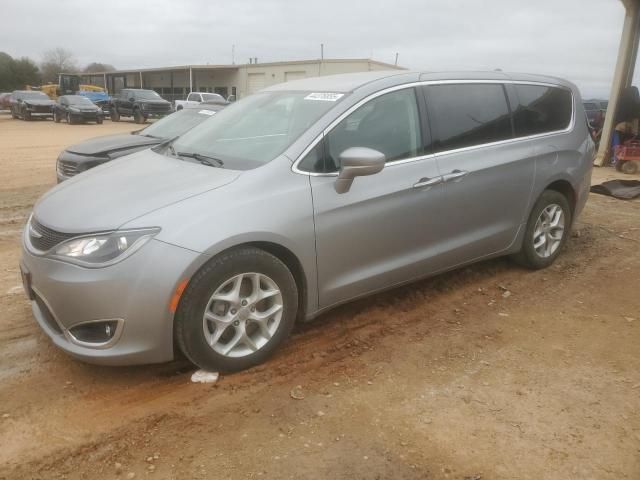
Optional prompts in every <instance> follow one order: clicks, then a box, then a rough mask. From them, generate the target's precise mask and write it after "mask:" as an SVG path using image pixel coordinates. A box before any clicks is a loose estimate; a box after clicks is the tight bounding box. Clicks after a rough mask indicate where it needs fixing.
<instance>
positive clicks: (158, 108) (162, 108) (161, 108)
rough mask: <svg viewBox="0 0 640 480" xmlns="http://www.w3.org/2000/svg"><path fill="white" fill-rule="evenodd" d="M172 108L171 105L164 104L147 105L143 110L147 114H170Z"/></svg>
mask: <svg viewBox="0 0 640 480" xmlns="http://www.w3.org/2000/svg"><path fill="white" fill-rule="evenodd" d="M169 108H170V106H169V105H163V104H157V103H156V104H154V103H145V104H144V106H143V107H142V109H143V110H144V111H145V112H154V113H156V112H168V111H169Z"/></svg>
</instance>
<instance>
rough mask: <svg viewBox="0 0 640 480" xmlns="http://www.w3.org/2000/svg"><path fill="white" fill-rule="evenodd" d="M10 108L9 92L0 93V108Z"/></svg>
mask: <svg viewBox="0 0 640 480" xmlns="http://www.w3.org/2000/svg"><path fill="white" fill-rule="evenodd" d="M10 108H11V92H4V93H0V110H9V109H10Z"/></svg>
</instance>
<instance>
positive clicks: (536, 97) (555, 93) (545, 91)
mask: <svg viewBox="0 0 640 480" xmlns="http://www.w3.org/2000/svg"><path fill="white" fill-rule="evenodd" d="M514 87H515V89H516V94H517V95H518V99H519V101H520V105H519V106H518V109H517V110H516V112H515V113H514V124H515V128H516V136H519V137H522V136H526V135H535V134H538V133H546V132H555V131H558V130H564V129H565V128H567V127H568V126H569V123H570V122H571V111H572V99H571V92H570V91H569V90H566V89H564V88H557V87H546V86H543V85H518V84H516V85H514Z"/></svg>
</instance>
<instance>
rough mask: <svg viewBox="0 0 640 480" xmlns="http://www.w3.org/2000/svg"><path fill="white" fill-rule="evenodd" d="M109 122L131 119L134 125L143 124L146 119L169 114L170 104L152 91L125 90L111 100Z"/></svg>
mask: <svg viewBox="0 0 640 480" xmlns="http://www.w3.org/2000/svg"><path fill="white" fill-rule="evenodd" d="M110 112H111V120H112V121H114V122H118V121H120V117H133V120H134V121H135V122H136V123H144V122H146V121H147V119H148V118H159V117H164V116H165V115H168V114H170V113H171V103H170V102H167V101H166V100H165V99H163V98H162V97H161V96H160V95H158V94H157V93H156V92H154V91H153V90H143V89H140V88H125V89H122V90H120V93H118V94H117V95H115V96H114V97H113V98H112V99H111V105H110Z"/></svg>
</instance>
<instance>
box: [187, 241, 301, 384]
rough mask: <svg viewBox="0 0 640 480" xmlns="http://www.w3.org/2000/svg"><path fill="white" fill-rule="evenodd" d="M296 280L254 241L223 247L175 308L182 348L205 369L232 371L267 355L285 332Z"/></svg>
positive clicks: (290, 319)
mask: <svg viewBox="0 0 640 480" xmlns="http://www.w3.org/2000/svg"><path fill="white" fill-rule="evenodd" d="M297 310H298V290H297V287H296V282H295V280H294V278H293V275H292V274H291V271H290V270H289V269H288V268H287V266H286V265H285V264H284V263H283V262H282V261H281V260H279V259H278V258H277V257H275V256H273V255H271V254H270V253H267V252H265V251H263V250H260V249H258V248H254V247H242V248H238V249H234V250H230V251H228V252H224V253H222V254H220V255H218V256H216V257H215V258H213V259H212V260H211V261H209V263H207V264H206V265H205V266H204V267H203V268H202V269H200V271H198V272H197V273H196V274H195V275H194V277H193V278H192V279H191V281H190V282H189V285H188V286H187V288H186V289H185V291H184V293H183V295H182V299H181V300H180V304H179V306H178V309H177V311H176V319H175V336H176V340H177V343H178V346H179V347H180V350H182V353H184V355H185V356H186V357H187V358H188V359H189V360H190V361H191V362H192V363H194V364H196V365H197V366H199V367H200V368H203V369H205V370H212V371H223V372H234V371H238V370H243V369H245V368H249V367H251V366H254V365H257V364H259V363H261V362H263V361H264V360H266V359H267V358H268V357H269V356H270V355H271V354H272V353H273V351H274V350H275V349H276V348H277V347H278V346H279V345H280V344H281V343H282V342H283V341H284V340H285V339H286V338H287V337H288V335H289V333H290V332H291V329H292V328H293V325H294V323H295V319H296V314H297Z"/></svg>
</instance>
